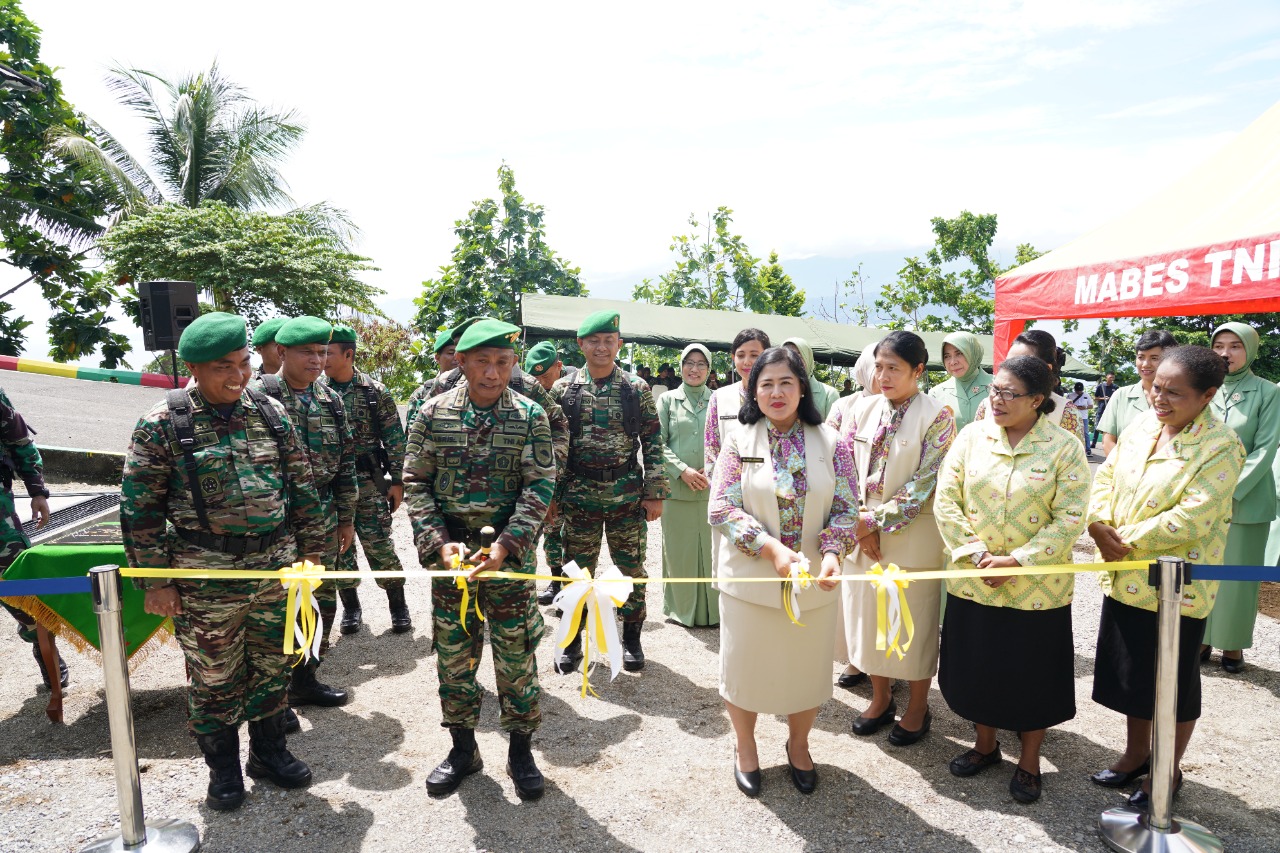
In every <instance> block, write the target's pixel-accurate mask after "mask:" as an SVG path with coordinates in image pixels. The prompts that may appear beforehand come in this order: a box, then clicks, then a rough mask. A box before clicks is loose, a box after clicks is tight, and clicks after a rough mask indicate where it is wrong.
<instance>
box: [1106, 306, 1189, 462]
mask: <svg viewBox="0 0 1280 853" xmlns="http://www.w3.org/2000/svg"><path fill="white" fill-rule="evenodd" d="M1177 345H1178V341H1177V340H1176V339H1175V338H1174V337H1173V335H1171V334H1169V333H1168V332H1166V331H1165V330H1164V329H1147V330H1146V331H1145V332H1143V333H1142V334H1141V335H1139V336H1138V340H1137V343H1136V344H1135V345H1134V359H1133V366H1134V367H1135V368H1137V371H1138V381H1137V382H1135V383H1133V384H1132V385H1125V386H1124V387H1122V388H1117V389H1116V390H1115V392H1114V393H1113V394H1112V395H1111V397H1110V398H1109V399H1108V400H1107V407H1106V409H1104V410H1103V411H1102V412H1100V413H1099V415H1098V421H1097V426H1096V427H1095V428H1094V435H1095V436H1096V435H1097V434H1098V433H1101V434H1102V455H1103V456H1106V455H1107V454H1108V453H1110V452H1111V448H1113V447H1115V446H1116V440H1117V439H1118V438H1119V437H1120V433H1122V432H1124V430H1125V427H1127V426H1129V424H1131V423H1133V422H1134V421H1135V420H1136V419H1137V417H1138V415H1141V414H1142V413H1143V412H1145V411H1147V410H1148V409H1150V408H1151V404H1150V403H1148V402H1147V394H1148V393H1149V392H1150V391H1151V382H1152V380H1154V379H1155V378H1156V368H1158V367H1159V366H1160V360H1161V359H1163V358H1164V356H1165V353H1166V352H1169V351H1171V350H1172V349H1174V348H1175V347H1176V346H1177Z"/></svg>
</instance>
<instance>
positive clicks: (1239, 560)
mask: <svg viewBox="0 0 1280 853" xmlns="http://www.w3.org/2000/svg"><path fill="white" fill-rule="evenodd" d="M1270 531H1271V525H1270V524H1269V523H1263V524H1233V525H1231V531H1230V533H1228V534H1227V552H1226V555H1225V556H1224V557H1223V560H1222V562H1223V564H1224V565H1228V566H1261V565H1262V564H1263V560H1265V559H1266V552H1267V534H1268V533H1270ZM1261 586H1262V585H1261V584H1260V583H1258V582H1257V581H1223V582H1222V583H1220V584H1218V597H1217V599H1216V600H1215V601H1214V603H1213V610H1211V611H1210V612H1209V619H1208V621H1207V622H1206V623H1205V631H1204V642H1205V645H1208V646H1212V647H1213V648H1215V649H1226V650H1228V651H1236V650H1237V649H1248V648H1252V647H1253V623H1254V622H1255V621H1256V620H1257V618H1258V590H1259V589H1260V588H1261Z"/></svg>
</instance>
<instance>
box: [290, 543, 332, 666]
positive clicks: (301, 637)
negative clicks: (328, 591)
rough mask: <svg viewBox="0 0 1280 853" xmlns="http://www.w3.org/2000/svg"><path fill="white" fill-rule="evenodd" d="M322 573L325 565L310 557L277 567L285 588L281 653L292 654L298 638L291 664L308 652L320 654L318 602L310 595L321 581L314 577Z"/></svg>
mask: <svg viewBox="0 0 1280 853" xmlns="http://www.w3.org/2000/svg"><path fill="white" fill-rule="evenodd" d="M316 573H320V574H323V573H324V566H318V565H316V564H315V563H312V562H311V561H310V560H303V561H301V562H298V563H294V564H293V565H291V566H285V567H284V568H282V569H280V571H279V575H280V583H281V585H283V586H284V588H285V589H286V590H288V593H289V594H288V598H287V599H286V601H285V624H284V653H285V654H286V655H291V654H293V651H294V646H293V641H294V636H295V634H296V635H297V639H298V652H299V655H298V659H297V660H296V661H294V662H293V665H294V666H297V665H298V664H300V663H302V662H303V661H305V660H306V659H307V657H308V656H309V655H313V654H319V641H320V639H321V638H320V637H318V636H317V631H318V630H319V628H320V624H321V620H320V605H319V604H318V603H317V602H316V600H315V596H313V595H312V592H313V591H314V590H317V589H319V588H320V584H321V583H322V581H321V580H320V579H319V578H317V577H315V575H316Z"/></svg>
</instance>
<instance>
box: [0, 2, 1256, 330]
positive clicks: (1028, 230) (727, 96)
mask: <svg viewBox="0 0 1280 853" xmlns="http://www.w3.org/2000/svg"><path fill="white" fill-rule="evenodd" d="M23 6H24V8H25V9H26V11H27V13H28V14H29V15H30V16H31V17H32V18H33V19H34V20H35V21H36V22H37V23H38V24H39V25H40V26H41V27H42V28H43V29H44V48H43V56H44V59H45V61H47V62H49V63H50V64H52V65H55V66H58V67H59V68H60V69H61V70H60V72H59V76H60V78H61V80H62V81H63V85H64V88H65V92H66V96H67V98H68V99H69V100H70V101H71V102H72V103H74V104H75V105H76V106H77V107H79V108H80V109H82V110H83V111H85V112H86V113H88V114H89V115H92V116H93V117H94V118H95V119H97V120H98V121H100V122H101V123H102V124H104V125H105V126H106V127H108V128H109V129H110V130H112V131H113V132H114V133H115V134H116V135H117V136H119V137H121V138H122V139H124V140H125V141H126V142H127V143H129V144H132V145H135V146H136V147H138V148H141V145H140V139H139V135H138V132H139V130H140V126H139V124H138V123H137V121H136V120H135V119H134V118H133V117H132V116H131V115H130V114H129V113H128V112H127V111H125V110H124V109H123V108H122V107H120V106H118V105H117V104H115V103H114V102H113V100H112V98H111V96H110V95H109V93H108V92H107V90H106V88H105V86H104V85H103V78H104V75H105V73H106V71H107V69H108V68H109V67H111V66H112V65H114V64H117V63H118V64H123V65H128V66H133V67H139V68H145V69H148V70H152V71H155V72H157V73H160V74H162V75H165V76H178V75H180V74H182V73H183V72H188V71H193V70H196V69H199V68H203V67H207V66H208V64H209V63H211V62H212V61H213V60H215V59H216V60H217V61H218V62H219V63H220V64H221V66H222V67H223V69H224V70H225V71H226V73H227V74H228V75H229V76H230V77H232V78H233V79H235V80H237V81H238V82H240V83H242V84H243V85H245V86H246V87H247V88H248V89H249V90H250V92H251V94H252V95H253V96H255V97H256V98H258V99H259V100H260V101H262V102H265V103H269V104H273V105H277V106H286V107H293V108H296V109H297V110H298V111H299V112H300V114H301V115H302V116H303V117H304V119H305V121H306V123H307V125H308V127H309V133H308V136H307V138H306V140H305V142H304V144H303V146H302V147H301V149H300V150H299V151H298V152H297V154H296V155H295V156H294V157H293V158H292V159H291V160H290V161H289V163H288V164H287V166H286V168H285V174H286V177H287V178H288V180H289V182H290V185H291V187H292V191H293V194H294V197H295V198H296V199H297V200H298V201H299V202H302V203H308V202H314V201H320V200H327V201H329V202H331V203H333V204H336V205H338V206H341V207H344V208H346V209H347V210H349V211H350V212H351V214H352V216H353V217H354V219H355V221H356V223H357V224H358V225H359V226H360V227H361V228H362V229H363V232H364V237H363V240H362V243H361V245H360V250H361V251H362V252H363V253H364V254H367V255H369V256H371V257H372V258H373V259H374V261H375V263H376V264H377V265H378V266H379V267H380V268H381V269H380V271H379V272H377V273H370V274H369V275H368V280H369V281H370V282H371V283H373V284H375V285H376V286H378V287H380V288H382V289H383V290H385V291H386V293H387V296H386V300H387V301H386V305H387V307H388V310H389V311H390V312H391V313H393V314H396V315H400V316H401V317H403V316H404V315H405V313H406V311H407V310H408V309H407V307H406V302H405V300H408V299H411V298H412V297H413V296H415V295H416V294H417V293H418V292H419V290H420V282H421V281H422V279H424V278H427V277H429V276H431V275H433V274H434V272H435V270H436V269H437V268H438V267H439V266H441V265H442V264H445V263H447V262H448V259H449V252H450V249H451V248H452V246H453V244H454V242H455V240H454V235H453V233H452V224H453V221H454V220H455V219H458V218H460V217H461V216H463V215H464V214H465V213H466V211H467V209H468V207H469V206H470V204H471V202H473V201H474V200H476V199H480V198H483V197H486V196H490V195H493V194H494V193H495V192H496V170H497V168H498V166H499V164H500V163H501V162H502V161H504V160H505V161H506V162H507V163H508V164H510V165H511V166H512V167H513V168H514V169H515V173H516V177H517V182H518V187H519V189H520V190H521V191H522V192H523V193H524V194H525V196H526V198H528V199H530V200H533V201H536V202H538V203H540V204H542V205H544V206H545V207H546V209H547V214H548V216H547V221H548V231H549V237H550V242H551V244H552V246H553V247H554V248H555V249H556V250H557V251H558V252H559V253H560V254H561V255H562V256H564V257H565V258H567V259H568V260H569V261H571V262H572V263H573V264H576V265H579V266H581V267H582V272H583V277H584V279H585V280H586V282H587V284H588V286H589V288H590V289H591V291H592V293H593V294H595V295H599V296H612V297H619V298H628V297H629V296H630V292H631V287H632V286H633V285H634V284H635V283H636V282H637V281H638V280H639V279H640V278H642V277H644V276H646V275H649V276H651V275H654V274H656V273H658V272H661V271H662V270H663V269H664V268H665V267H666V266H667V265H668V263H669V259H670V254H669V252H668V246H669V243H670V237H671V235H672V234H675V233H677V232H679V231H681V230H682V229H683V228H684V226H685V221H686V219H687V218H688V216H689V214H690V213H691V212H695V211H696V212H705V211H707V210H713V209H715V208H716V207H717V206H719V205H726V206H728V207H731V208H733V209H734V211H735V227H736V230H737V231H739V232H740V233H741V234H743V235H744V237H745V238H746V240H747V242H748V245H749V246H750V247H751V248H752V250H753V251H754V252H755V253H756V254H758V255H765V254H767V253H768V252H769V251H770V250H772V249H776V250H777V251H778V252H779V253H780V254H781V256H782V258H783V261H784V264H785V265H786V266H787V268H788V269H789V270H790V271H791V272H792V273H793V275H794V276H795V277H796V279H797V281H798V283H799V284H801V285H802V286H804V287H806V288H807V289H808V290H809V292H810V294H811V297H812V296H816V295H817V294H820V293H821V294H826V293H829V292H830V291H831V289H832V286H833V284H834V283H835V281H836V280H838V279H839V278H841V277H843V275H844V274H845V273H847V272H848V271H849V270H850V269H852V268H853V267H854V265H856V264H857V263H859V262H862V263H863V264H864V271H866V272H867V273H868V275H869V277H870V278H871V283H872V284H879V283H880V281H882V280H884V279H885V278H887V277H891V276H892V274H893V272H894V271H896V269H897V268H898V266H900V261H901V258H902V257H903V255H906V254H915V253H918V252H919V251H921V250H922V249H923V248H924V247H925V246H927V245H928V244H929V243H930V242H931V236H932V235H931V233H930V229H929V220H930V218H931V217H934V216H953V215H955V214H956V213H958V212H959V211H961V210H964V209H968V210H972V211H975V212H994V213H996V214H998V215H999V217H1000V235H999V238H998V245H997V250H998V254H999V256H1000V257H1001V258H1002V259H1003V260H1005V261H1008V260H1010V259H1011V258H1012V254H1013V247H1014V246H1015V245H1016V244H1018V243H1023V242H1030V243H1033V244H1034V245H1036V246H1037V247H1039V248H1042V249H1049V248H1052V247H1054V246H1056V245H1060V244H1061V243H1063V242H1066V241H1068V240H1070V239H1072V238H1073V237H1075V236H1078V235H1079V234H1081V233H1083V232H1085V231H1088V230H1091V229H1092V228H1095V227H1097V226H1098V225H1100V224H1103V223H1104V222H1105V221H1107V220H1108V219H1110V218H1112V217H1113V216H1115V215H1117V214H1118V213H1121V212H1123V211H1124V210H1125V209H1126V208H1128V207H1130V206H1132V205H1133V204H1135V203H1136V202H1137V201H1139V200H1141V199H1142V198H1143V197H1144V196H1145V195H1147V194H1149V193H1151V192H1153V191H1154V190H1156V189H1158V188H1159V187H1161V186H1162V185H1163V184H1165V183H1166V182H1168V181H1169V180H1170V179H1171V177H1173V176H1176V175H1178V174H1181V173H1182V172H1184V171H1186V170H1187V169H1189V168H1190V167H1191V166H1192V165H1194V164H1195V163H1196V162H1198V161H1199V160H1201V159H1203V158H1204V157H1205V156H1207V155H1208V154H1210V153H1212V152H1213V151H1214V150H1216V149H1217V148H1218V147H1219V146H1221V145H1222V144H1223V142H1224V141H1226V140H1227V139H1229V138H1230V137H1231V136H1232V135H1234V134H1235V133H1237V132H1239V131H1240V130H1241V129H1243V128H1244V127H1245V126H1247V125H1248V124H1249V122H1251V121H1252V120H1253V119H1254V118H1256V117H1257V116H1258V115H1260V114H1261V113H1262V112H1263V111H1265V110H1266V109H1267V108H1268V107H1270V106H1271V105H1272V103H1273V102H1274V100H1275V99H1276V92H1277V91H1280V85H1278V84H1280V6H1278V5H1277V4H1275V3H1273V2H1251V0H1238V2H1233V3H1230V4H1223V3H1209V2H1206V3H1197V2H1159V0H1104V2H1095V0H1072V2H1069V3H1064V2H1060V0H1059V1H1057V2H1028V3H1019V2H965V0H951V2H946V3H939V2H928V0H919V1H918V2H904V0H884V2H880V0H874V2H866V3H834V2H825V3H823V2H804V1H803V0H792V2H788V3H778V2H776V0H775V2H755V0H734V2H696V0H695V2H688V0H686V2H679V3H667V2H650V3H646V4H614V3H600V2H594V3H581V4H578V3H556V2H548V3H528V2H523V3H502V2H488V3H448V4H445V3H425V4H416V6H415V7H408V8H406V7H407V6H408V4H391V3H385V2H378V0H372V2H365V3H359V4H353V3H330V2H309V3H300V2H262V0H256V2H241V0H221V2H219V3H218V4H217V5H216V7H210V6H208V5H207V4H196V3H174V2H171V0H166V2H158V0H127V1H126V2H123V3H102V2H87V0H25V2H24V3H23ZM214 8H216V12H215V11H211V10H212V9H214ZM36 297H38V294H36V293H34V292H33V293H31V294H27V295H26V298H25V299H23V300H21V304H20V308H21V309H23V310H26V311H28V313H29V316H31V317H33V318H39V317H40V316H41V315H42V314H43V313H44V312H42V311H41V310H40V306H39V304H38V300H37V299H36ZM30 331H31V332H32V333H33V334H31V335H30V337H31V339H33V340H39V330H38V328H35V327H33V329H32V330H30ZM31 350H32V354H33V355H39V354H41V353H42V351H43V346H42V345H35V346H32V347H31Z"/></svg>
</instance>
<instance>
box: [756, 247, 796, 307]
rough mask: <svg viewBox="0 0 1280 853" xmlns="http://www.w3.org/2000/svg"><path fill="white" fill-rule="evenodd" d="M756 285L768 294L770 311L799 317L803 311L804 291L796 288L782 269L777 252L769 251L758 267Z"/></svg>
mask: <svg viewBox="0 0 1280 853" xmlns="http://www.w3.org/2000/svg"><path fill="white" fill-rule="evenodd" d="M756 287H757V288H759V289H760V290H762V291H764V292H765V293H767V294H769V302H770V308H771V309H772V310H771V311H770V313H772V314H780V315H782V316H784V317H799V316H800V315H802V314H803V313H804V300H805V295H804V291H803V290H797V289H796V286H795V283H794V282H792V281H791V276H789V275H787V273H786V271H785V270H783V269H782V264H780V263H778V253H777V252H770V253H769V261H768V262H767V263H765V264H763V265H762V266H761V267H760V270H759V272H758V273H757V274H756Z"/></svg>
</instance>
